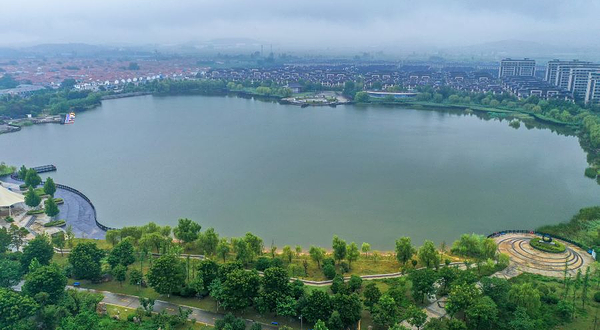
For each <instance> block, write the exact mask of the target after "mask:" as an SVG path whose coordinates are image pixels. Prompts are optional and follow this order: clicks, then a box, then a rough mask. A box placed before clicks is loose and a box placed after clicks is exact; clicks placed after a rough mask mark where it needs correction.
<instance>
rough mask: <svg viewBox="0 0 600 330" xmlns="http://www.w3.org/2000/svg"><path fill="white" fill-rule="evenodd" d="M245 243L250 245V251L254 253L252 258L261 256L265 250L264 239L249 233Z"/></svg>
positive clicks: (245, 237)
mask: <svg viewBox="0 0 600 330" xmlns="http://www.w3.org/2000/svg"><path fill="white" fill-rule="evenodd" d="M244 241H246V243H247V244H248V247H249V248H250V251H251V252H252V256H253V257H254V256H260V255H262V253H263V250H264V243H263V240H262V238H260V237H258V236H256V235H254V234H252V233H250V232H248V233H246V235H245V236H244Z"/></svg>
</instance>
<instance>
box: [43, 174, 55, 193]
mask: <svg viewBox="0 0 600 330" xmlns="http://www.w3.org/2000/svg"><path fill="white" fill-rule="evenodd" d="M55 192H56V185H55V184H54V180H52V178H47V179H46V182H44V193H45V194H46V195H50V196H51V197H54V193H55Z"/></svg>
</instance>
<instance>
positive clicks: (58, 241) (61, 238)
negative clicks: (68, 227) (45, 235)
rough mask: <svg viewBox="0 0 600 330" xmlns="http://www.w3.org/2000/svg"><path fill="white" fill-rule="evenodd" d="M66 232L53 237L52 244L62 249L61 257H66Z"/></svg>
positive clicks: (60, 232)
mask: <svg viewBox="0 0 600 330" xmlns="http://www.w3.org/2000/svg"><path fill="white" fill-rule="evenodd" d="M65 243H66V240H65V232H64V231H59V232H57V233H55V234H53V235H52V244H53V245H54V246H55V247H57V248H59V249H60V255H61V256H64V254H63V249H64V247H65Z"/></svg>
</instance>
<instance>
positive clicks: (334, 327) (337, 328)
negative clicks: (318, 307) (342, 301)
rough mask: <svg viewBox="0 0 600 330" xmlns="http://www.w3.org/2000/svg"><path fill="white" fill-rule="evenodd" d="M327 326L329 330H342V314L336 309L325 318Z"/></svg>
mask: <svg viewBox="0 0 600 330" xmlns="http://www.w3.org/2000/svg"><path fill="white" fill-rule="evenodd" d="M327 328H328V329H329V330H343V329H344V328H345V327H344V322H343V321H342V316H341V315H340V313H339V312H338V311H333V313H331V316H329V319H328V320H327Z"/></svg>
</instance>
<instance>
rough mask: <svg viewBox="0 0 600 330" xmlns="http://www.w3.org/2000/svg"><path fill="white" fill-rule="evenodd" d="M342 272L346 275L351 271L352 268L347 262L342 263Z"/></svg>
mask: <svg viewBox="0 0 600 330" xmlns="http://www.w3.org/2000/svg"><path fill="white" fill-rule="evenodd" d="M340 271H341V272H342V274H345V273H347V272H349V271H350V266H349V265H348V263H347V262H345V261H342V262H340Z"/></svg>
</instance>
